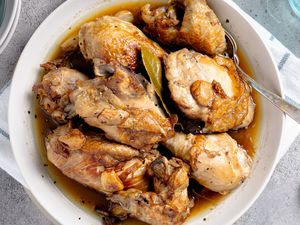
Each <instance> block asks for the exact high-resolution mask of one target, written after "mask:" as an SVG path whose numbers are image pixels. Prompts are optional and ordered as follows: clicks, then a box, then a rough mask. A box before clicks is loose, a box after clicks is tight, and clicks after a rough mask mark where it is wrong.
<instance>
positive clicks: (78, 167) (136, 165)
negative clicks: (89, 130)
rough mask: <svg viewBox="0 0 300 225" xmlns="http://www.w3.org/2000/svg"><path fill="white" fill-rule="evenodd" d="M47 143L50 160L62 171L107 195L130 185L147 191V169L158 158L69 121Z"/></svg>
mask: <svg viewBox="0 0 300 225" xmlns="http://www.w3.org/2000/svg"><path fill="white" fill-rule="evenodd" d="M45 143H46V149H47V157H48V159H49V161H50V162H52V163H53V164H54V165H55V166H56V167H57V168H58V169H59V170H61V171H62V173H64V174H65V175H66V176H68V177H69V178H71V179H74V180H76V181H77V182H79V183H81V184H83V185H86V186H88V187H90V188H93V189H95V190H97V191H100V192H103V193H106V194H111V193H113V192H116V191H120V190H123V189H128V188H137V189H140V190H148V186H149V179H148V177H147V176H148V175H147V169H148V166H149V165H150V163H151V162H153V161H154V160H155V158H157V157H158V152H155V151H152V152H151V153H140V152H139V151H138V150H136V149H133V148H131V147H128V146H126V145H122V144H118V143H113V142H109V141H108V140H107V139H105V138H104V137H101V136H99V135H97V136H95V135H85V134H83V133H82V132H81V131H80V130H78V129H72V128H71V125H70V124H66V125H64V126H61V127H58V128H57V129H55V130H54V131H53V132H52V133H50V134H49V135H48V136H47V137H46V140H45Z"/></svg>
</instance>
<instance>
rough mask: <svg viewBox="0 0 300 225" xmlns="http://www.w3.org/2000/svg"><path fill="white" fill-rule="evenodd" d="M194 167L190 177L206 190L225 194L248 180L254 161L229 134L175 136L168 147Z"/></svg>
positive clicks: (177, 134) (181, 134) (168, 143)
mask: <svg viewBox="0 0 300 225" xmlns="http://www.w3.org/2000/svg"><path fill="white" fill-rule="evenodd" d="M165 145H166V147H167V148H169V149H170V150H171V152H172V153H173V154H174V155H175V156H176V157H179V158H181V159H183V160H184V161H185V162H187V163H188V164H189V165H190V166H191V175H192V177H193V178H194V179H195V180H197V181H198V182H199V183H200V184H201V185H203V186H205V187H206V188H208V189H210V190H212V191H215V192H219V193H222V194H225V193H227V192H229V191H231V190H233V189H234V188H236V187H237V186H238V185H239V184H240V183H241V182H242V181H243V180H244V179H245V178H247V177H248V176H249V173H250V169H251V164H252V160H251V158H250V157H249V155H248V154H247V152H246V151H245V150H244V149H243V148H242V147H241V146H239V145H238V144H237V142H236V141H235V140H234V139H233V138H231V137H230V136H229V135H228V134H226V133H222V134H211V135H192V134H183V133H176V134H175V136H174V137H173V138H171V139H169V140H168V141H167V142H166V143H165Z"/></svg>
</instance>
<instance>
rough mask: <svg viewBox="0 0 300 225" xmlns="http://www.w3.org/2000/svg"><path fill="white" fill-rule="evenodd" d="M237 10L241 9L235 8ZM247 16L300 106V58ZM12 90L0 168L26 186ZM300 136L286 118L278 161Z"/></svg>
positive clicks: (4, 102) (2, 107)
mask: <svg viewBox="0 0 300 225" xmlns="http://www.w3.org/2000/svg"><path fill="white" fill-rule="evenodd" d="M236 7H238V6H237V5H236ZM240 10H241V9H240ZM241 11H242V10H241ZM242 12H243V11H242ZM243 13H244V12H243ZM244 15H245V16H246V17H247V18H248V19H249V21H250V22H251V24H252V25H254V26H255V28H256V29H257V31H258V33H259V34H260V35H261V37H262V38H263V39H264V41H265V42H266V44H267V45H268V46H269V48H270V50H271V52H272V54H273V57H274V59H275V61H276V63H277V65H278V69H279V71H280V78H281V80H282V83H283V87H284V92H285V98H286V99H287V100H289V101H291V102H293V103H294V104H297V105H298V106H300V104H299V103H300V59H299V58H297V57H296V56H295V55H293V54H292V53H291V52H290V51H289V50H288V49H287V48H286V47H284V46H283V45H282V44H281V43H280V42H279V41H278V40H276V38H275V37H274V36H273V35H272V34H271V33H269V32H268V31H267V30H266V29H265V28H263V27H262V26H261V25H260V24H258V23H257V22H256V21H255V20H254V19H252V18H251V17H250V16H248V15H247V14H246V13H244ZM9 90H10V82H8V83H7V84H6V85H5V86H4V87H3V88H2V89H1V90H0V146H1V147H0V167H1V168H2V169H3V170H5V171H6V172H7V173H8V174H10V175H11V176H12V177H13V178H15V179H16V180H17V181H18V182H20V183H21V184H22V185H23V186H25V187H26V183H25V181H24V179H23V177H22V174H21V172H20V170H19V168H18V166H17V164H16V161H15V159H14V156H13V153H12V150H11V146H10V142H9V133H8V124H7V109H8V98H9ZM299 133H300V126H299V125H298V124H297V123H296V122H294V121H293V120H292V119H290V118H288V117H287V120H286V124H285V137H284V141H283V143H282V146H281V147H280V149H281V152H280V157H279V158H278V160H279V159H280V158H281V157H282V156H283V155H284V153H286V151H287V150H288V149H289V147H290V145H291V144H292V142H293V141H294V140H295V138H296V137H297V136H298V134H299Z"/></svg>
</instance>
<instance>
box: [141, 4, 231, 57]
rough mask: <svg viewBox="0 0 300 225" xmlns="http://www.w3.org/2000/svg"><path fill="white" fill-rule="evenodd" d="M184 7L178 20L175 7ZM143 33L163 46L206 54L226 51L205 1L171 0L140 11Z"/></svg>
mask: <svg viewBox="0 0 300 225" xmlns="http://www.w3.org/2000/svg"><path fill="white" fill-rule="evenodd" d="M178 7H179V8H180V7H183V8H184V11H185V12H184V16H183V19H182V21H180V19H179V15H177V14H178V13H177V9H176V8H178ZM141 18H142V20H143V21H144V23H145V27H144V32H145V33H147V34H150V35H151V36H153V37H155V38H156V39H157V40H158V41H159V42H160V43H162V44H164V45H169V46H172V45H179V46H184V47H192V48H193V49H194V50H196V51H199V52H203V53H206V54H209V55H216V54H222V53H223V52H224V51H225V49H226V40H225V31H224V29H223V27H222V26H221V23H220V21H219V20H218V18H217V16H216V15H215V13H214V12H213V11H212V10H211V9H210V8H209V6H208V5H207V3H206V1H205V0H173V1H171V4H170V5H169V6H162V7H158V8H156V9H152V8H151V5H150V4H147V5H145V6H144V7H142V9H141Z"/></svg>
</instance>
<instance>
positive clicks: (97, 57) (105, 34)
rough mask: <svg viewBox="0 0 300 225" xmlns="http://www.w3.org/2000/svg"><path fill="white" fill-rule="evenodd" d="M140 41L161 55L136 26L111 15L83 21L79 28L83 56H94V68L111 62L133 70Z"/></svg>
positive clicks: (159, 49) (89, 57)
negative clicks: (86, 21) (84, 22)
mask: <svg viewBox="0 0 300 225" xmlns="http://www.w3.org/2000/svg"><path fill="white" fill-rule="evenodd" d="M142 45H143V46H145V47H146V48H147V49H148V50H149V51H150V52H153V53H154V54H155V55H156V56H158V57H160V58H161V57H162V56H163V55H164V50H163V49H162V48H160V47H159V46H158V45H157V44H156V43H155V42H153V41H152V40H150V39H149V38H147V37H146V36H145V35H144V33H143V32H142V31H141V30H139V29H138V28H137V27H136V26H134V25H133V24H132V23H130V22H127V21H124V20H122V19H119V18H117V17H114V16H103V17H100V18H98V19H97V20H96V21H93V22H89V23H86V24H84V25H82V27H81V29H80V32H79V46H80V49H81V52H82V54H83V55H84V57H85V58H86V59H89V60H93V63H94V67H95V68H97V66H98V65H101V64H103V63H114V64H120V65H123V66H125V67H128V68H130V69H131V70H135V69H136V68H137V63H138V57H139V53H140V48H141V46H142Z"/></svg>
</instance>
